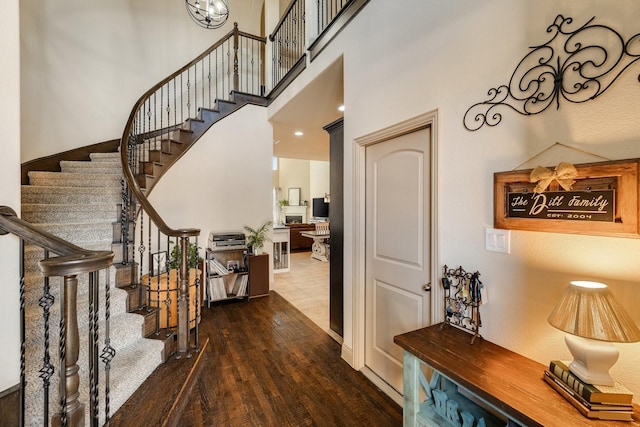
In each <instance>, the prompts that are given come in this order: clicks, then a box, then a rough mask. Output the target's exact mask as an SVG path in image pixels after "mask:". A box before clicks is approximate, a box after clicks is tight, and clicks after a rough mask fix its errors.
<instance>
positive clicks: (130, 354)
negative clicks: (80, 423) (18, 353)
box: [25, 315, 164, 426]
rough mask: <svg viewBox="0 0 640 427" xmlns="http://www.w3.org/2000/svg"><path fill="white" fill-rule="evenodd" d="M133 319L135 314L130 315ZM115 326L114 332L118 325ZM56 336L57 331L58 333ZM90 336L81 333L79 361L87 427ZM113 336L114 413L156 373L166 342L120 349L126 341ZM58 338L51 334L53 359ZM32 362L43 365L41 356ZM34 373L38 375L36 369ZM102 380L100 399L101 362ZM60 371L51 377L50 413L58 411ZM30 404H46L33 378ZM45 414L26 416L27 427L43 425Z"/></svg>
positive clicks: (142, 342)
mask: <svg viewBox="0 0 640 427" xmlns="http://www.w3.org/2000/svg"><path fill="white" fill-rule="evenodd" d="M128 316H132V315H128ZM112 326H113V329H115V327H116V325H115V324H113V319H112ZM102 331H104V329H103V328H101V329H100V334H99V338H98V343H99V344H98V351H99V353H101V352H102V349H103V346H104V337H103V336H102ZM56 333H57V331H56ZM86 337H87V333H86V331H81V332H80V341H81V345H80V354H79V358H78V364H79V366H80V370H79V375H80V378H81V381H80V388H79V394H80V401H81V402H82V403H84V404H85V408H86V409H87V411H86V412H87V419H86V422H85V425H89V423H88V408H89V395H90V393H89V384H90V383H89V380H88V369H87V366H88V365H87V363H86V361H87V360H88V346H87V338H86ZM114 339H115V338H114V336H113V333H112V334H111V340H112V341H111V346H112V347H113V348H114V349H115V350H116V354H115V357H114V358H113V360H112V361H111V371H110V377H111V378H110V396H109V397H110V408H111V409H110V412H111V414H113V413H114V412H115V411H116V410H117V409H118V408H119V407H120V406H121V405H122V404H123V403H124V402H125V401H126V400H127V399H128V398H129V396H130V395H131V394H133V392H134V391H135V390H136V389H137V388H138V387H140V384H142V382H144V380H145V379H146V378H147V377H148V376H149V375H150V374H151V372H153V370H154V369H155V368H156V366H158V365H159V364H160V363H162V352H163V350H164V343H163V342H162V341H159V340H152V339H139V340H138V341H137V342H136V343H132V344H130V345H127V346H125V347H120V344H125V343H124V342H120V343H118V342H114ZM57 345H58V343H57V338H56V336H55V335H53V334H52V340H51V342H50V351H52V353H51V355H52V357H56V356H55V355H56V353H57ZM32 362H33V363H36V366H40V365H41V357H40V360H38V359H37V358H34V359H32ZM34 371H36V372H37V369H35V370H34ZM99 377H100V378H101V382H102V388H101V390H100V391H99V393H100V396H101V397H104V396H105V390H104V381H103V380H104V378H105V372H104V364H103V363H102V362H99ZM57 387H58V381H57V372H56V373H55V374H54V376H53V377H52V382H51V386H50V390H51V395H50V405H51V406H50V413H53V412H55V411H56V410H57V402H58V400H57V397H58V395H57V391H56V390H57ZM27 402H28V407H33V408H41V407H42V402H43V395H42V382H41V381H40V380H39V379H37V378H34V380H33V381H31V382H27ZM103 411H104V407H101V408H100V413H101V417H102V418H103V417H104V414H103ZM41 417H42V411H39V410H35V411H29V410H27V413H26V423H25V425H33V426H35V425H44V422H43V420H42V418H41ZM103 423H104V419H102V421H101V423H100V425H102V424H103Z"/></svg>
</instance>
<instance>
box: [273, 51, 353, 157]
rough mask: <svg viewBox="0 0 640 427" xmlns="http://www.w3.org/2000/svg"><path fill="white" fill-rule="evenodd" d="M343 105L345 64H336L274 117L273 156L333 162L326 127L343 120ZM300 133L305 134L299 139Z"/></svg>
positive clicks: (339, 62) (340, 62)
mask: <svg viewBox="0 0 640 427" xmlns="http://www.w3.org/2000/svg"><path fill="white" fill-rule="evenodd" d="M342 104H343V78H342V61H336V62H335V63H334V64H332V65H331V66H330V67H328V68H327V69H326V70H325V71H323V72H322V73H321V74H320V75H319V76H318V77H317V78H316V79H315V80H313V81H312V82H311V83H309V84H308V85H307V86H306V87H305V88H304V89H303V90H301V91H300V92H299V93H298V94H297V95H296V96H295V97H294V98H293V99H291V101H289V102H288V103H287V104H286V105H285V106H284V107H283V108H281V109H280V110H279V111H278V112H277V113H276V114H275V115H274V116H273V117H272V118H271V122H272V125H273V140H274V146H273V155H274V156H276V157H284V158H292V159H308V160H329V134H328V133H327V132H326V131H325V130H324V129H322V128H323V127H324V126H326V125H328V124H330V123H332V122H334V121H335V120H337V119H339V118H340V117H342V115H343V113H342V112H341V111H339V110H338V107H339V106H340V105H342ZM296 131H301V132H303V133H304V135H303V136H295V135H294V132H296ZM276 142H277V143H276Z"/></svg>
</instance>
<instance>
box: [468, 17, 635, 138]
mask: <svg viewBox="0 0 640 427" xmlns="http://www.w3.org/2000/svg"><path fill="white" fill-rule="evenodd" d="M594 19H595V17H593V18H591V19H590V20H589V21H588V22H587V23H586V24H584V25H583V26H582V27H579V28H577V29H575V30H570V27H571V24H572V23H573V19H572V18H565V17H564V16H562V15H558V16H557V17H556V19H555V21H554V23H553V24H552V25H550V26H549V27H548V28H547V33H549V34H551V38H550V39H549V40H548V41H547V42H546V43H545V44H542V45H539V46H533V47H532V48H531V51H530V52H529V53H528V54H527V55H526V56H525V57H524V58H522V60H521V61H520V63H519V64H518V66H517V67H516V69H515V71H514V72H513V74H512V75H511V79H510V80H509V84H505V85H501V86H499V87H497V88H492V89H490V90H489V92H488V96H489V99H488V100H486V101H483V102H479V103H477V104H474V105H473V106H471V107H470V108H469V109H468V110H467V112H466V113H465V115H464V120H463V122H464V127H465V128H467V129H468V130H470V131H475V130H478V129H480V128H481V127H482V126H483V125H485V124H486V125H487V126H496V125H497V124H498V123H500V122H501V121H502V112H501V110H502V109H503V107H508V108H511V109H512V110H514V111H516V112H518V113H520V114H523V115H532V114H538V113H541V112H543V111H545V110H546V109H547V108H548V107H549V106H551V105H552V104H553V103H554V101H555V104H556V108H560V100H561V98H562V99H564V100H566V101H568V102H571V103H576V104H578V103H583V102H586V101H589V100H591V99H595V98H596V97H598V96H600V95H602V94H603V93H604V92H605V91H606V90H607V89H608V88H609V87H611V85H612V84H613V83H614V82H615V81H616V79H617V78H618V77H620V75H621V74H622V73H623V72H624V71H625V70H627V68H629V67H630V66H631V65H633V64H634V63H636V62H637V61H638V60H640V34H636V35H634V36H633V37H631V38H630V39H629V40H627V41H626V42H625V41H624V39H623V38H622V36H621V35H620V34H619V33H618V32H617V31H615V30H614V29H612V28H610V27H607V26H605V25H597V24H592V21H593V20H594ZM638 80H640V75H639V76H638Z"/></svg>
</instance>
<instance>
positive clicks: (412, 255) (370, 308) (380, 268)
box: [365, 128, 431, 393]
mask: <svg viewBox="0 0 640 427" xmlns="http://www.w3.org/2000/svg"><path fill="white" fill-rule="evenodd" d="M430 135H431V134H430V128H427V129H422V130H418V131H415V132H412V133H409V134H406V135H402V136H399V137H396V138H393V139H390V140H387V141H384V142H380V143H378V144H374V145H371V146H368V147H367V148H366V218H365V233H366V234H365V240H366V251H365V252H366V255H365V263H366V266H365V301H366V306H365V317H366V325H365V364H366V365H367V367H368V368H369V369H371V371H373V372H374V373H375V374H376V375H377V376H379V377H380V378H381V379H382V380H384V381H385V382H387V383H388V384H389V385H391V386H392V387H393V388H394V389H396V390H397V391H398V392H400V393H401V392H402V351H401V349H400V348H399V347H398V346H397V345H396V344H394V343H393V337H394V336H395V335H398V334H401V333H404V332H408V331H411V330H414V329H418V328H420V327H423V326H426V325H427V324H428V322H429V319H430V310H429V308H430V295H429V294H428V293H426V292H424V290H423V289H422V287H423V285H424V284H425V283H427V282H428V281H429V278H430V277H431V266H430V255H431V254H430V249H429V248H430V247H431V246H430V229H431V228H430V214H429V213H430V200H431V199H430V194H429V189H430V185H429V184H430V183H429V179H430V171H429V165H430V158H429V153H430V143H431V138H430Z"/></svg>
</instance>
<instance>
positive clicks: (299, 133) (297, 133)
mask: <svg viewBox="0 0 640 427" xmlns="http://www.w3.org/2000/svg"><path fill="white" fill-rule="evenodd" d="M293 134H294V135H295V136H302V135H304V133H302V131H299V130H297V131H295V132H294V133H293Z"/></svg>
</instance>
